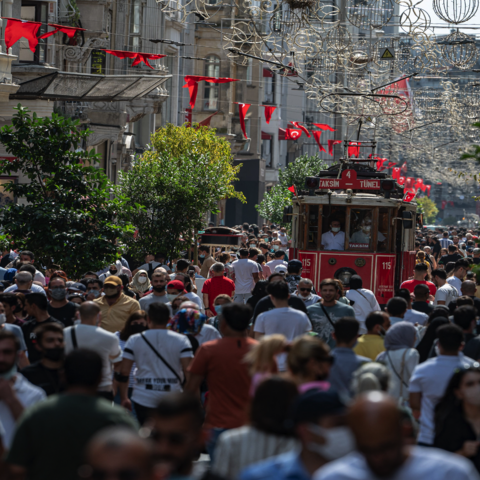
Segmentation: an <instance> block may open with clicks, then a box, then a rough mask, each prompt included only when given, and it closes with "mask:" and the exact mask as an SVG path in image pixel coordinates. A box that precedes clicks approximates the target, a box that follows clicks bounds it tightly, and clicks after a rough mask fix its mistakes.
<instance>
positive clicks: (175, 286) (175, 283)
mask: <svg viewBox="0 0 480 480" xmlns="http://www.w3.org/2000/svg"><path fill="white" fill-rule="evenodd" d="M169 288H173V289H174V290H180V291H181V292H183V291H184V290H185V285H184V284H183V282H182V281H181V280H172V281H171V282H168V283H167V289H169Z"/></svg>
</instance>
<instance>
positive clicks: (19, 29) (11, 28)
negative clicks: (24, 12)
mask: <svg viewBox="0 0 480 480" xmlns="http://www.w3.org/2000/svg"><path fill="white" fill-rule="evenodd" d="M2 18H5V19H6V20H7V26H6V27H5V46H6V47H7V53H8V49H9V48H10V47H12V46H13V45H15V43H17V42H18V41H19V40H20V39H21V38H25V39H26V40H27V41H28V46H29V48H30V50H31V51H32V52H33V53H35V49H36V48H37V45H38V38H37V32H38V29H39V28H40V27H41V26H42V24H41V23H40V22H27V21H25V20H19V19H18V18H8V17H2Z"/></svg>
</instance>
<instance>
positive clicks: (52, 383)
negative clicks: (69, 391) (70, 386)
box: [20, 362, 65, 396]
mask: <svg viewBox="0 0 480 480" xmlns="http://www.w3.org/2000/svg"><path fill="white" fill-rule="evenodd" d="M20 373H21V374H22V375H23V376H24V377H25V378H26V379H27V380H28V381H29V382H31V383H33V384H34V385H36V386H37V387H40V388H43V390H45V393H46V394H47V396H49V395H53V394H54V393H60V392H63V390H64V389H65V388H64V385H63V384H62V382H61V381H60V369H56V370H52V369H50V368H47V367H45V366H43V365H42V363H41V362H35V363H33V364H32V365H29V366H28V367H25V368H24V369H23V370H22V371H21V372H20Z"/></svg>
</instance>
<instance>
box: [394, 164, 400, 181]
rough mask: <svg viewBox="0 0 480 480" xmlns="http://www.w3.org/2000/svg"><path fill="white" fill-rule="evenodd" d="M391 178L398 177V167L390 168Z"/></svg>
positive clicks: (396, 178)
mask: <svg viewBox="0 0 480 480" xmlns="http://www.w3.org/2000/svg"><path fill="white" fill-rule="evenodd" d="M392 178H393V179H395V180H398V179H399V178H400V168H398V167H397V168H393V169H392Z"/></svg>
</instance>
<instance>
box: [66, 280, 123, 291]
mask: <svg viewBox="0 0 480 480" xmlns="http://www.w3.org/2000/svg"><path fill="white" fill-rule="evenodd" d="M117 278H118V277H117ZM119 280H120V279H119ZM105 283H106V282H105ZM68 289H69V290H73V291H74V292H80V293H85V292H86V291H87V289H86V287H85V285H83V283H74V284H72V285H70V286H69V287H68Z"/></svg>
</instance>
